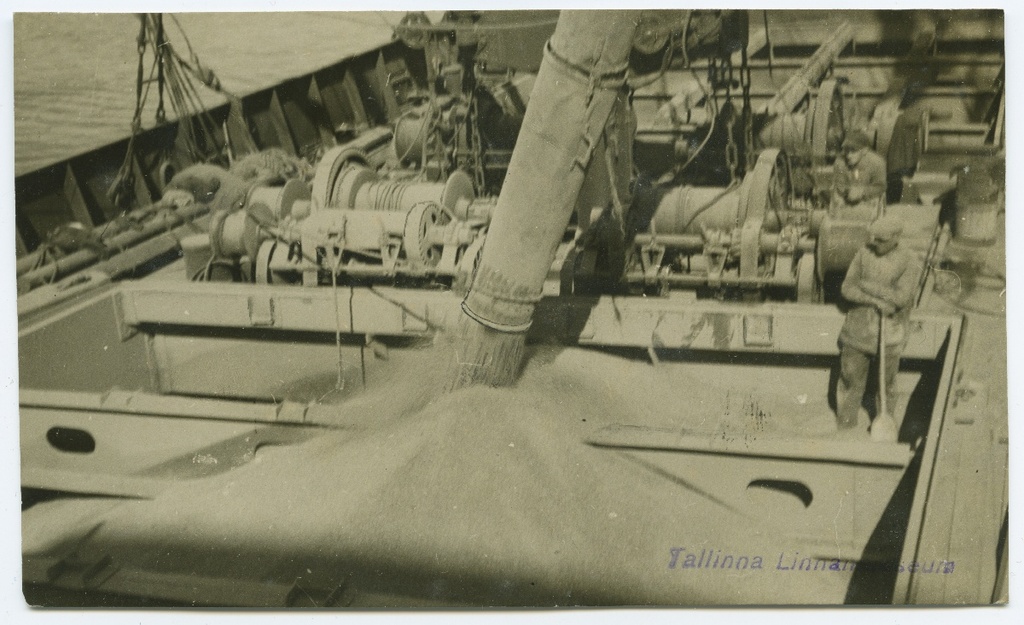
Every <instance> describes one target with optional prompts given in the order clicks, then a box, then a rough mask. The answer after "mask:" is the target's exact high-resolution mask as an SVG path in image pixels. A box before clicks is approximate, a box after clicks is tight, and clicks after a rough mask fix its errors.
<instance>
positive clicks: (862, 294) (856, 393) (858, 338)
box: [836, 215, 920, 430]
mask: <svg viewBox="0 0 1024 625" xmlns="http://www.w3.org/2000/svg"><path fill="white" fill-rule="evenodd" d="M902 233H903V223H902V222H901V221H900V220H899V219H897V218H896V217H893V216H888V215H887V216H884V217H880V218H879V219H877V220H876V221H875V222H874V223H872V224H871V226H870V227H869V228H868V241H867V243H866V244H865V245H864V246H863V247H862V248H860V249H859V250H857V253H856V254H855V255H854V257H853V261H852V262H851V263H850V267H849V269H848V270H847V272H846V279H845V280H844V281H843V286H842V295H843V298H845V299H846V300H847V302H848V303H849V304H850V305H851V307H850V309H849V310H848V312H847V313H846V322H845V323H844V324H843V328H842V331H841V332H840V334H839V348H840V357H839V361H840V372H839V373H840V374H839V381H838V384H837V387H836V415H837V421H838V427H839V429H841V430H842V429H854V428H857V429H861V430H866V429H867V426H868V423H867V419H866V418H864V414H866V412H864V413H862V410H861V405H862V403H863V401H864V391H865V389H866V388H867V382H868V372H869V369H870V367H871V362H872V360H873V359H874V357H875V356H876V355H877V353H878V344H879V337H878V332H879V317H878V316H879V315H885V318H886V328H885V334H886V336H885V337H884V338H885V345H886V350H885V351H886V354H885V356H886V358H885V360H886V362H885V363H882V366H884V367H885V388H886V391H887V392H886V399H887V400H888V402H887V403H888V406H889V410H892V406H894V405H895V401H896V393H895V384H894V383H895V381H896V372H897V371H898V370H899V362H900V355H901V354H902V352H903V346H904V344H905V343H906V338H907V325H908V318H909V315H910V310H911V308H913V306H914V303H915V301H916V299H917V288H918V279H919V277H920V267H919V263H918V261H917V259H916V257H915V256H914V255H913V253H911V252H909V251H907V250H905V249H903V248H901V247H900V236H901V234H902ZM875 405H876V406H877V405H878V403H877V402H876V404H875ZM876 416H877V415H876Z"/></svg>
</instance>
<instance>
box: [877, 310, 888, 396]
mask: <svg viewBox="0 0 1024 625" xmlns="http://www.w3.org/2000/svg"><path fill="white" fill-rule="evenodd" d="M886 391H887V389H886V388H885V313H884V312H882V311H881V310H879V311H878V395H879V401H880V404H879V407H880V410H879V411H878V414H879V416H882V415H888V414H889V407H888V406H887V405H886V403H887V401H888V399H887V395H888V393H887V392H886Z"/></svg>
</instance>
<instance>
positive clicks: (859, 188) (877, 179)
mask: <svg viewBox="0 0 1024 625" xmlns="http://www.w3.org/2000/svg"><path fill="white" fill-rule="evenodd" d="M842 152H843V158H841V159H838V160H837V161H836V178H837V186H838V190H839V192H840V193H839V195H840V196H841V197H842V199H843V200H844V201H845V202H846V203H847V204H860V203H861V202H873V201H878V200H879V198H881V197H882V196H883V195H884V194H885V189H886V181H887V178H886V176H887V173H886V166H885V159H884V158H882V157H881V156H879V155H878V153H876V152H874V151H873V150H872V149H871V139H870V137H868V135H867V133H865V132H864V131H863V130H851V131H850V132H848V133H847V134H846V139H845V140H844V141H843V149H842Z"/></svg>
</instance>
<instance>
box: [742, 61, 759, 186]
mask: <svg viewBox="0 0 1024 625" xmlns="http://www.w3.org/2000/svg"><path fill="white" fill-rule="evenodd" d="M740 59H741V60H740V63H741V65H740V86H741V87H742V89H743V147H744V149H745V150H746V153H747V162H746V169H745V171H751V170H752V169H753V168H754V160H755V156H756V155H755V154H754V112H753V110H752V109H751V106H750V83H751V78H750V65H748V64H747V49H746V47H744V48H743V50H742V53H741V57H740Z"/></svg>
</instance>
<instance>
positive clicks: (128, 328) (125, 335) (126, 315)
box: [112, 291, 139, 343]
mask: <svg viewBox="0 0 1024 625" xmlns="http://www.w3.org/2000/svg"><path fill="white" fill-rule="evenodd" d="M112 304H113V306H114V324H115V325H116V326H117V336H118V337H119V338H120V339H121V342H122V343H123V342H125V341H127V340H128V339H130V338H132V337H133V336H135V335H136V334H138V333H139V328H138V326H137V325H136V324H137V321H138V315H137V314H136V312H135V300H134V299H133V298H132V297H131V296H130V295H128V294H126V293H124V292H122V291H115V292H114V295H113V300H112Z"/></svg>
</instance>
